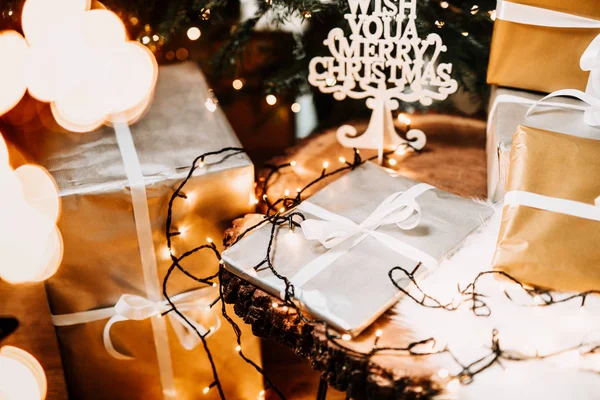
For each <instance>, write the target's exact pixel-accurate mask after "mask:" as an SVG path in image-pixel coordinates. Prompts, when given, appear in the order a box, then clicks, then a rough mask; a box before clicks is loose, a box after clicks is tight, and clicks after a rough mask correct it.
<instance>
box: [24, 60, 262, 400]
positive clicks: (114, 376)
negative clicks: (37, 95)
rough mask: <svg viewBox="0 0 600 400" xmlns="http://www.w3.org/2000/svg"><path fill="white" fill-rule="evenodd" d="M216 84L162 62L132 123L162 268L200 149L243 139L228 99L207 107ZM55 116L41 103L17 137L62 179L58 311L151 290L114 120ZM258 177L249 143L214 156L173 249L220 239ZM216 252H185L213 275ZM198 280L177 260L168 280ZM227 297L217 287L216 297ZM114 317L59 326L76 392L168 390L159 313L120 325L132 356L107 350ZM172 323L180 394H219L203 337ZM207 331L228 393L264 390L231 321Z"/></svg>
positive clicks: (53, 288) (54, 296) (195, 187)
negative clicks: (96, 124) (57, 119)
mask: <svg viewBox="0 0 600 400" xmlns="http://www.w3.org/2000/svg"><path fill="white" fill-rule="evenodd" d="M209 96H210V94H209V91H208V86H207V83H206V81H205V79H204V76H203V75H202V73H201V71H200V70H199V69H198V68H197V67H196V66H195V65H194V64H192V63H184V64H178V65H172V66H165V67H160V69H159V77H158V82H157V87H156V89H155V94H154V99H153V103H152V105H151V107H150V109H149V110H148V112H147V114H146V115H145V116H144V117H143V118H142V119H141V120H140V121H139V122H138V123H136V124H135V125H132V126H131V133H132V136H133V141H134V144H135V147H136V150H137V154H138V157H139V161H140V165H141V169H142V173H143V176H144V181H145V184H146V193H147V200H148V209H149V214H150V221H151V225H152V238H153V242H154V248H155V253H156V260H157V268H158V277H159V279H163V277H164V276H165V274H166V272H167V270H168V268H169V266H170V265H171V260H170V256H169V254H168V251H167V248H166V235H165V225H166V217H167V209H168V203H169V200H170V198H171V195H172V194H173V192H174V190H175V188H176V187H177V186H178V185H179V184H180V183H181V182H182V180H183V179H184V178H185V177H186V175H187V174H188V172H189V170H190V167H191V163H192V161H193V160H194V159H195V158H196V157H197V156H199V155H201V154H202V153H205V152H207V151H213V150H219V149H221V148H224V147H229V146H235V147H239V146H240V143H239V141H238V139H237V137H236V136H235V134H234V132H233V130H232V129H231V127H230V126H229V123H228V122H227V120H226V118H225V116H224V114H223V113H222V111H221V110H220V109H217V110H216V111H215V110H213V112H211V111H210V110H209V109H208V108H207V107H206V101H207V99H209V98H210V97H209ZM46 117H47V115H44V114H41V115H40V116H39V118H38V119H37V120H31V121H29V122H28V123H27V124H24V125H23V126H22V127H21V130H22V132H20V135H19V136H18V137H17V138H16V140H17V141H19V144H20V147H21V148H23V149H24V150H25V151H26V152H27V153H28V154H29V156H31V157H32V158H33V159H34V160H35V161H36V162H37V163H39V164H41V165H43V166H44V167H46V168H47V169H48V170H49V171H50V172H51V174H52V175H53V176H54V178H55V179H56V182H57V183H58V186H59V188H60V195H61V200H62V213H61V217H60V220H59V227H60V230H61V232H62V234H63V237H64V259H63V264H62V266H61V268H60V269H59V271H58V272H57V274H56V275H55V276H53V277H52V278H51V279H50V280H48V281H47V282H46V291H47V294H48V300H49V303H50V308H51V312H52V314H54V315H63V314H69V313H76V312H84V311H89V310H95V309H101V308H107V307H112V306H114V305H115V304H116V303H117V301H118V300H119V298H120V296H121V295H123V294H132V295H138V296H142V297H147V294H146V286H145V284H144V276H143V272H142V266H141V261H140V250H139V247H138V238H137V234H136V225H135V220H134V215H133V210H132V199H131V190H130V188H129V182H128V180H127V177H126V175H125V169H124V165H123V161H122V157H121V153H120V151H119V147H118V145H117V141H116V137H115V132H114V131H113V129H112V128H111V127H102V128H100V129H98V130H96V131H94V132H90V133H85V134H78V133H70V132H65V131H63V130H61V129H60V128H59V127H58V126H56V125H55V124H52V119H51V118H46ZM253 183H254V168H253V165H252V163H251V162H250V160H249V159H248V157H247V156H246V155H245V154H238V155H235V156H230V157H226V158H223V157H221V156H215V157H210V158H207V160H206V162H205V166H204V167H203V168H198V169H197V170H196V171H195V172H194V175H193V177H192V178H191V179H190V180H189V181H188V183H187V185H186V186H185V188H184V189H183V192H184V193H185V194H187V196H188V198H187V199H183V198H178V199H176V200H175V205H174V209H173V229H177V230H180V231H183V230H184V229H183V228H186V231H185V235H179V236H174V237H173V249H174V254H175V255H176V256H179V255H181V254H182V253H183V252H185V251H187V250H190V249H192V248H194V247H196V246H198V245H202V244H205V243H206V238H207V237H211V238H212V239H213V240H214V242H215V243H217V244H219V243H221V240H220V238H221V237H222V234H223V232H224V230H225V229H226V228H227V227H228V226H229V222H230V221H231V220H232V219H234V218H237V217H240V216H242V215H244V214H245V213H248V212H251V211H252V210H253V206H252V205H251V202H250V196H252V197H253V194H254V186H253ZM211 253H212V252H210V251H208V252H198V253H196V254H195V255H194V256H192V257H189V258H188V259H186V260H185V261H182V263H183V266H184V267H185V268H187V269H189V271H190V272H192V273H193V274H195V275H196V276H199V277H206V276H209V275H211V274H213V273H215V272H216V271H217V269H218V261H217V259H216V258H215V256H214V254H211ZM198 287H199V285H198V283H196V282H194V281H193V280H191V279H190V278H187V277H185V276H183V274H181V273H178V272H177V271H176V272H175V274H174V275H173V278H172V279H170V280H169V284H168V291H169V293H170V295H171V296H174V295H177V294H179V293H183V292H186V291H189V290H193V289H197V288H198ZM217 297H218V291H217V290H216V288H215V290H214V293H213V296H212V299H213V300H214V299H216V298H217ZM218 307H219V308H220V306H218ZM230 313H232V312H230ZM106 322H107V321H106V320H100V321H94V322H89V323H84V324H79V325H72V326H58V327H57V328H56V332H57V336H58V340H59V344H60V350H61V356H62V361H63V366H64V369H65V376H66V380H67V386H68V389H69V395H70V397H71V398H74V399H132V398H143V399H148V400H154V399H156V400H158V399H163V394H162V391H161V387H160V381H161V380H160V374H159V369H158V367H157V355H156V350H155V347H154V338H155V336H154V335H153V331H152V327H151V323H150V320H142V321H126V322H121V323H118V324H116V325H115V326H114V327H113V328H112V329H111V335H110V336H111V338H112V342H113V343H114V344H115V346H116V347H117V348H118V349H119V351H121V352H123V353H126V354H129V355H131V356H133V357H134V358H135V359H134V360H126V361H124V360H117V359H115V358H113V357H111V356H110V355H109V354H108V353H107V350H106V349H105V347H104V345H103V336H102V335H103V329H104V327H105V325H106ZM241 326H242V329H243V330H244V335H243V338H244V339H243V340H244V343H243V345H244V353H245V354H246V355H248V356H249V357H250V358H252V359H254V360H256V361H257V362H259V364H260V361H259V360H260V347H259V340H258V339H257V338H255V337H253V336H252V334H251V332H250V328H248V327H244V326H243V325H241ZM167 331H168V339H169V340H168V342H169V347H170V352H171V355H172V357H171V358H172V363H173V365H174V368H175V370H174V376H175V386H176V389H177V399H183V400H187V399H189V400H191V399H197V398H207V399H216V398H218V394H217V390H216V389H215V390H211V391H210V393H208V394H206V395H205V394H204V393H203V389H204V387H206V386H208V385H209V384H210V383H211V382H212V381H213V377H212V371H211V368H210V364H209V363H208V360H207V358H206V354H205V352H204V350H203V348H202V346H201V345H200V346H198V347H196V348H194V349H193V350H191V351H190V350H186V349H185V348H183V347H182V345H181V343H180V342H179V340H178V339H177V336H176V335H175V333H174V330H173V329H172V326H171V325H170V324H169V323H167ZM207 341H208V345H209V347H210V348H211V349H212V351H213V356H214V357H215V362H216V364H217V368H218V370H219V372H221V374H220V376H221V380H222V383H223V387H224V390H225V393H226V395H227V398H230V399H247V398H255V397H256V396H257V395H258V393H259V392H260V391H261V390H262V389H263V385H262V377H261V376H260V375H259V374H257V373H255V371H254V369H253V368H252V367H251V366H249V365H247V364H246V363H245V362H244V361H243V360H242V359H241V358H240V357H239V356H238V354H237V353H236V351H235V349H234V347H235V343H236V338H235V335H234V334H233V332H232V330H231V329H229V327H228V326H223V327H222V328H221V329H218V330H217V331H216V332H215V333H214V334H213V335H212V336H210V337H209V338H208V339H207ZM234 371H235V372H234ZM242 377H243V379H242Z"/></svg>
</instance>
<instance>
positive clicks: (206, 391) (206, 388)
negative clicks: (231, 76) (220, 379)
mask: <svg viewBox="0 0 600 400" xmlns="http://www.w3.org/2000/svg"><path fill="white" fill-rule="evenodd" d="M209 390H210V388H209V387H208V386H207V387H205V388H204V389H202V393H204V394H207V393H208V391H209Z"/></svg>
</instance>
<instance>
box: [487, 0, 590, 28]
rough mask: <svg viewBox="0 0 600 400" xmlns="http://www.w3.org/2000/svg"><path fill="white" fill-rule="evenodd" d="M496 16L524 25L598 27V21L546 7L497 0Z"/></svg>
mask: <svg viewBox="0 0 600 400" xmlns="http://www.w3.org/2000/svg"><path fill="white" fill-rule="evenodd" d="M496 18H497V19H500V20H503V21H508V22H514V23H517V24H524V25H535V26H545V27H549V28H580V29H584V28H600V21H598V20H595V19H592V18H585V17H580V16H579V15H573V14H568V13H563V12H560V11H554V10H548V9H547V8H542V7H535V6H527V5H524V4H517V3H511V2H510V1H504V0H499V1H498V4H497V6H496Z"/></svg>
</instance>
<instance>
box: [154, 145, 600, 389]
mask: <svg viewBox="0 0 600 400" xmlns="http://www.w3.org/2000/svg"><path fill="white" fill-rule="evenodd" d="M410 149H411V146H410V144H408V145H407V146H406V150H410ZM413 150H414V149H413ZM396 151H397V149H395V150H393V151H388V152H386V153H384V156H385V157H388V156H390V155H391V154H393V153H395V152H396ZM242 153H245V150H244V149H243V148H238V147H226V148H223V149H221V150H217V151H211V152H208V153H205V154H202V155H200V156H198V157H197V158H196V159H195V160H194V162H193V163H192V167H191V168H190V171H189V173H188V174H187V176H186V177H185V179H184V180H183V181H182V182H181V184H180V185H179V186H178V187H177V188H176V189H175V191H174V192H173V194H172V196H171V199H170V201H169V204H168V210H167V221H166V227H165V235H166V239H167V248H168V251H169V254H170V258H171V261H172V264H171V266H170V267H169V269H168V271H167V273H166V275H165V277H164V279H163V295H164V296H165V298H166V299H167V301H168V302H169V304H170V306H171V309H170V310H168V311H167V313H168V312H175V313H177V315H178V316H180V317H181V318H182V319H183V320H184V321H186V323H187V324H188V325H189V326H190V327H192V329H193V330H194V331H195V332H196V334H197V335H198V337H199V338H200V339H201V341H202V343H203V347H204V350H205V352H206V354H207V358H208V360H209V363H210V364H211V368H212V372H213V380H214V381H213V382H212V383H211V384H210V385H208V386H207V387H205V391H204V393H208V392H209V391H210V390H211V389H212V388H213V387H216V388H217V390H218V392H219V395H220V398H221V399H225V395H224V393H223V389H222V385H221V381H220V379H219V376H218V371H217V367H216V364H215V362H214V359H213V356H212V354H211V351H210V349H209V347H208V344H207V341H206V338H205V337H204V336H203V335H201V334H200V333H199V332H198V331H197V330H196V328H195V327H194V326H193V324H191V323H190V321H188V320H187V318H186V317H185V316H184V315H183V314H182V313H180V312H179V311H178V310H177V306H176V305H175V304H173V302H172V301H171V299H170V297H169V294H168V292H167V283H168V280H169V278H170V277H171V276H172V273H173V272H174V270H175V269H177V270H179V271H180V272H181V273H183V274H184V275H185V276H187V277H189V278H190V279H193V280H194V281H196V282H198V283H199V284H201V285H206V286H215V285H217V281H218V286H219V297H218V298H217V299H215V301H213V302H212V303H211V305H210V307H211V308H212V307H214V306H216V304H217V303H218V302H219V301H221V313H222V315H223V317H224V318H225V319H226V320H227V322H228V323H229V325H230V326H231V328H232V329H233V331H234V333H235V335H236V343H237V347H236V351H237V353H238V355H239V356H240V357H241V358H242V359H243V360H244V361H245V362H246V363H248V364H249V365H251V366H252V367H253V368H254V369H255V370H256V371H257V372H258V373H259V374H261V375H262V376H263V377H264V379H265V382H266V387H265V390H273V391H274V392H275V393H276V394H277V396H278V397H279V398H280V399H285V396H284V395H283V393H282V392H281V391H280V390H279V389H278V388H277V387H276V386H275V385H274V384H273V382H272V381H271V380H270V379H269V378H268V377H267V376H266V375H265V373H264V371H263V369H262V368H261V367H259V366H258V364H256V363H255V362H254V361H252V360H251V359H250V358H248V357H247V356H246V355H245V354H244V352H243V348H242V342H241V336H242V331H241V329H240V327H239V326H238V324H237V323H236V322H235V321H234V320H233V319H232V318H231V317H230V316H229V315H228V313H227V309H226V306H225V301H224V292H223V285H222V276H223V272H224V271H225V269H224V266H223V261H222V259H221V254H220V252H219V251H218V249H217V248H216V246H215V244H214V243H213V242H212V240H209V242H208V243H206V244H202V245H199V246H197V247H195V248H193V249H191V250H188V251H186V252H185V253H183V254H181V255H180V256H176V255H174V253H173V249H172V240H171V239H172V238H173V237H175V236H178V235H180V234H181V232H180V231H178V230H177V229H174V226H173V208H174V207H175V205H176V202H177V200H178V199H183V200H185V199H186V198H187V197H188V195H189V194H187V193H185V191H184V188H185V185H186V184H187V182H188V181H189V180H190V179H191V178H192V176H193V174H194V172H195V171H196V170H197V169H198V168H204V167H206V165H205V162H207V161H208V160H209V159H212V157H214V156H221V159H220V161H222V160H223V159H225V158H227V157H231V156H234V155H237V154H242ZM375 158H376V156H373V157H370V158H368V159H366V160H363V159H362V158H361V156H360V153H359V151H358V150H357V149H354V152H353V159H352V161H346V159H344V158H340V162H342V164H344V165H343V166H341V167H338V168H335V169H333V170H331V171H328V167H329V164H328V163H327V164H324V165H323V170H322V171H321V173H320V174H319V175H318V176H317V177H316V178H315V179H313V180H312V181H310V182H309V183H308V184H306V185H304V186H303V187H302V188H298V189H297V191H296V194H295V195H294V196H290V194H289V192H288V191H286V193H285V195H284V196H283V197H280V198H278V199H276V200H271V199H270V198H269V197H268V194H267V193H268V189H269V185H270V183H271V181H272V179H273V177H275V176H276V175H278V174H279V173H280V172H281V171H282V170H285V169H289V168H294V167H295V166H296V162H295V161H291V162H287V163H283V164H280V165H268V166H267V168H269V172H268V173H267V175H266V177H265V179H264V180H262V185H261V186H260V187H259V188H258V189H259V191H261V192H262V194H263V196H262V199H263V202H264V205H265V210H266V211H265V214H264V216H263V219H262V220H261V221H259V222H258V223H255V224H254V225H252V226H250V227H249V228H247V229H246V230H244V231H242V232H241V233H239V235H237V237H236V238H235V240H234V241H233V243H232V244H231V245H233V244H235V243H237V242H239V241H240V240H242V239H243V238H244V237H245V236H246V235H247V234H249V233H250V232H252V231H254V230H255V229H257V228H259V227H262V226H264V225H266V224H270V225H271V229H270V238H269V242H268V245H267V249H266V254H265V257H264V259H263V260H262V261H261V262H259V263H258V264H257V265H256V266H255V267H254V268H255V270H259V269H261V268H267V269H269V270H270V271H271V272H272V273H273V275H274V276H276V277H277V278H278V279H280V280H281V281H283V282H284V284H285V290H284V299H283V300H279V301H276V302H274V303H273V305H272V306H273V308H278V309H281V311H283V312H286V313H290V314H291V313H293V314H294V315H295V316H297V318H298V319H299V321H301V322H303V323H305V324H307V325H310V326H312V327H313V328H317V327H320V328H321V329H322V332H324V335H325V340H326V342H327V345H329V346H333V347H335V348H338V349H342V350H343V351H344V352H345V353H347V354H350V355H352V356H354V357H357V358H361V359H365V360H367V361H370V360H371V358H372V357H373V356H375V355H377V354H379V353H382V352H385V353H386V354H390V353H393V354H394V355H397V356H400V357H425V356H431V355H435V354H442V353H446V354H448V355H449V356H450V357H451V358H452V359H453V360H454V362H455V363H456V364H457V365H458V366H459V367H460V369H461V371H460V372H459V373H458V374H456V375H450V374H449V373H447V371H446V370H440V373H439V375H440V376H441V377H442V378H444V379H445V381H446V382H447V388H448V389H450V388H453V389H455V386H456V385H457V384H458V385H460V384H463V385H466V384H469V383H471V382H472V381H473V380H474V378H475V376H476V375H478V374H480V373H482V372H483V371H485V370H487V369H488V368H490V367H491V366H493V365H500V366H503V361H529V360H542V359H546V358H550V357H554V356H556V355H559V354H562V353H565V352H569V351H579V354H580V355H581V356H586V355H590V354H597V353H600V343H598V344H589V343H582V344H580V345H579V346H575V347H572V348H569V349H564V350H560V351H558V352H555V353H549V354H544V355H540V354H538V353H536V354H535V355H526V354H522V353H519V352H515V351H511V350H505V349H503V348H502V346H501V344H500V337H499V332H498V331H496V330H494V331H493V332H492V338H491V344H490V352H489V353H488V354H486V355H485V356H484V357H482V358H480V359H477V360H475V361H473V362H472V363H470V364H466V365H465V364H462V363H461V362H460V361H459V360H458V359H457V357H455V356H454V354H452V352H451V351H450V349H449V348H448V346H447V345H445V346H444V347H443V348H438V346H437V343H436V340H435V338H427V339H424V340H419V341H415V342H412V343H409V344H408V345H406V346H403V347H380V346H379V339H380V337H381V336H382V334H383V332H382V331H381V330H378V331H377V332H376V335H375V340H374V343H373V347H372V349H371V350H370V351H368V352H361V351H358V350H355V349H352V348H350V347H348V346H345V345H344V342H347V341H348V340H350V338H349V337H346V336H347V335H340V334H339V333H337V332H336V331H334V330H333V329H330V328H329V327H328V324H327V322H325V321H321V320H315V319H313V318H312V317H310V316H307V315H305V312H304V310H303V309H302V308H301V306H300V305H299V304H298V303H297V302H295V301H294V286H293V285H292V284H291V283H290V281H289V279H288V278H287V277H286V276H284V275H282V274H280V273H279V272H278V271H277V269H276V268H275V267H274V266H273V263H272V260H271V254H272V253H273V247H274V243H275V239H276V237H277V235H278V232H279V230H280V229H289V230H292V231H293V230H294V229H295V228H297V227H299V226H300V221H302V220H303V219H304V215H303V214H302V213H300V212H297V211H293V209H294V208H295V207H296V206H297V205H298V204H300V202H301V201H302V199H303V196H302V195H303V194H304V193H305V192H306V191H307V190H308V189H309V188H311V187H313V186H315V185H317V184H318V183H319V182H322V181H323V180H325V179H328V178H330V177H332V176H335V175H338V174H340V173H342V172H345V171H349V170H352V169H355V168H356V167H358V166H360V165H362V164H363V163H364V162H366V161H369V160H373V159H375ZM288 210H291V211H288ZM202 250H209V251H211V252H212V253H213V254H214V255H215V259H216V261H218V264H219V267H218V272H217V273H215V274H212V275H209V276H206V277H198V276H196V275H194V274H193V273H191V272H190V271H188V270H187V269H186V268H185V267H184V266H182V261H184V260H185V259H186V258H187V257H189V256H191V255H192V254H195V253H196V252H198V251H202ZM420 267H421V264H420V263H419V264H417V265H416V266H415V268H413V269H412V271H409V270H407V269H405V268H402V267H399V266H396V267H393V268H392V269H391V270H390V271H389V273H388V275H389V278H390V281H391V282H392V283H393V284H394V285H395V286H396V288H397V289H398V290H399V291H401V292H402V293H403V294H404V295H406V297H408V298H409V299H411V300H413V301H414V302H416V303H417V304H419V305H420V306H422V307H425V308H437V309H443V310H446V311H449V312H453V311H457V310H458V309H459V308H460V307H461V306H463V305H465V304H469V305H470V308H471V310H472V312H473V313H474V315H475V316H477V317H489V316H490V315H491V312H492V311H491V309H490V307H488V305H487V304H486V302H485V294H484V293H481V292H478V290H477V284H478V283H479V281H480V280H481V279H482V278H483V277H486V276H491V275H498V276H503V277H504V278H506V279H507V280H508V281H511V282H512V283H514V284H516V285H517V287H519V288H520V289H522V290H523V291H525V292H526V293H527V294H528V295H529V296H531V298H532V300H533V303H534V304H533V305H535V306H541V307H549V306H552V305H555V304H558V303H565V302H568V301H572V300H580V301H581V306H583V305H584V304H585V300H586V298H587V297H588V296H590V295H597V294H600V291H587V292H581V293H576V294H573V295H569V296H567V297H563V298H555V297H554V296H553V295H552V293H550V292H549V291H544V290H540V289H538V288H530V287H528V286H526V285H524V284H522V283H521V282H520V281H518V280H517V279H516V278H514V277H512V276H510V275H509V274H506V273H505V272H502V271H484V272H481V273H479V274H478V275H477V277H476V278H475V279H474V280H473V282H471V283H469V284H468V285H467V286H466V287H465V288H464V289H463V288H461V287H460V286H458V287H457V294H458V295H459V296H461V300H460V301H458V302H456V301H451V302H448V303H446V302H442V301H440V300H438V299H436V298H435V297H433V296H431V295H428V294H427V293H426V292H425V291H424V290H422V289H421V286H420V285H419V282H418V281H417V279H416V278H415V274H416V272H417V271H418V269H419V268H420ZM398 273H399V274H401V275H402V277H401V278H400V279H403V278H407V279H409V280H410V282H411V284H412V286H413V287H414V288H415V290H416V292H417V294H416V295H415V294H413V293H411V292H410V291H409V290H407V289H405V288H403V287H402V286H401V285H400V284H399V283H398V279H397V278H396V275H397V274H398ZM504 293H505V295H506V297H507V298H508V299H509V300H511V301H512V298H511V297H510V295H509V294H508V292H507V291H506V290H505V291H504ZM442 371H443V372H445V373H444V374H442ZM442 375H443V376H442ZM421 389H422V388H421ZM430 389H431V392H432V393H438V392H439V391H440V390H442V389H441V388H437V387H432V388H430ZM261 393H262V394H261V395H259V397H262V396H263V395H264V392H261Z"/></svg>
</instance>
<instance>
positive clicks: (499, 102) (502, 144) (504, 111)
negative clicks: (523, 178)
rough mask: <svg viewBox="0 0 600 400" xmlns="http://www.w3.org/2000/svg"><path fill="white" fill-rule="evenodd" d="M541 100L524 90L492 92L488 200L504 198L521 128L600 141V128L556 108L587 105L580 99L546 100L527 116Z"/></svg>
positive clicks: (497, 90)
mask: <svg viewBox="0 0 600 400" xmlns="http://www.w3.org/2000/svg"><path fill="white" fill-rule="evenodd" d="M541 99H542V96H541V95H539V94H537V93H531V92H526V91H523V90H513V89H507V88H499V87H495V88H494V89H493V91H492V96H491V98H490V104H491V106H490V112H489V118H488V128H487V167H488V169H487V170H488V199H489V200H491V201H492V202H497V201H500V200H502V199H504V195H505V193H506V190H505V189H506V181H507V175H508V169H509V165H510V149H511V147H512V137H513V134H514V133H515V131H516V129H517V127H518V126H519V125H521V124H522V125H526V126H531V127H534V128H539V129H546V130H551V131H554V132H559V133H564V134H568V135H574V136H579V137H586V138H600V129H599V128H595V127H591V126H589V125H587V124H586V123H585V122H584V121H583V118H582V113H581V111H578V110H573V109H569V108H564V107H555V106H553V105H556V104H559V105H565V106H566V107H569V106H585V104H584V103H583V102H581V101H579V100H577V99H570V98H555V99H552V100H550V101H545V102H543V103H541V104H540V105H539V106H538V107H537V108H536V111H535V112H534V113H531V114H530V115H529V116H527V115H526V114H527V111H528V110H529V108H530V107H531V106H532V105H534V104H535V103H536V102H538V101H540V100H541Z"/></svg>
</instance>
